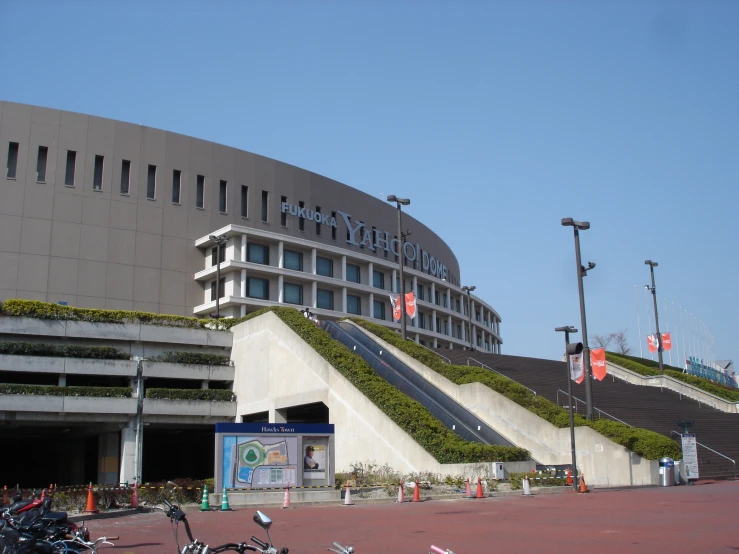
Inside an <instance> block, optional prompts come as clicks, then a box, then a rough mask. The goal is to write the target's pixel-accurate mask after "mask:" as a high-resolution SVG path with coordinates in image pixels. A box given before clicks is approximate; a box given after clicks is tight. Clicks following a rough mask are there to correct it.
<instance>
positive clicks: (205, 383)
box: [200, 380, 210, 390]
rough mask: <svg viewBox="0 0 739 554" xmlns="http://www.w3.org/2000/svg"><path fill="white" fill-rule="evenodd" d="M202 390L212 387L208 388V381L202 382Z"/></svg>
mask: <svg viewBox="0 0 739 554" xmlns="http://www.w3.org/2000/svg"><path fill="white" fill-rule="evenodd" d="M200 388H201V389H202V390H208V389H209V388H210V387H209V386H208V381H207V380H206V381H200Z"/></svg>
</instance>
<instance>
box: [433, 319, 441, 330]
mask: <svg viewBox="0 0 739 554" xmlns="http://www.w3.org/2000/svg"><path fill="white" fill-rule="evenodd" d="M435 323H436V327H434V332H436V333H441V321H439V318H438V317H437V318H436V321H435Z"/></svg>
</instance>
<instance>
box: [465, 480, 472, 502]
mask: <svg viewBox="0 0 739 554" xmlns="http://www.w3.org/2000/svg"><path fill="white" fill-rule="evenodd" d="M464 484H465V492H464V497H465V498H473V496H472V489H470V480H469V479H465V480H464Z"/></svg>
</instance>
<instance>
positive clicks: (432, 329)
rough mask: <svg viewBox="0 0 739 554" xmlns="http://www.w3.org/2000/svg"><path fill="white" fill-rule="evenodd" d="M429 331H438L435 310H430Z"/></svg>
mask: <svg viewBox="0 0 739 554" xmlns="http://www.w3.org/2000/svg"><path fill="white" fill-rule="evenodd" d="M431 331H433V332H435V333H438V332H439V330H438V329H437V328H436V310H431Z"/></svg>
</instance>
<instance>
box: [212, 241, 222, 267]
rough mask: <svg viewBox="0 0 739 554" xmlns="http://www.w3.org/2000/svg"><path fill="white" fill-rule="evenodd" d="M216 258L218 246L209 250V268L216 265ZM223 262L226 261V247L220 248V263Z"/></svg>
mask: <svg viewBox="0 0 739 554" xmlns="http://www.w3.org/2000/svg"><path fill="white" fill-rule="evenodd" d="M216 256H218V246H214V247H213V248H211V250H210V265H211V266H214V267H215V266H216V265H217V264H216ZM225 261H226V247H225V245H224V246H221V263H223V262H225Z"/></svg>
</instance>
